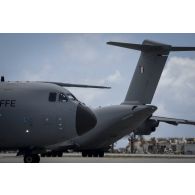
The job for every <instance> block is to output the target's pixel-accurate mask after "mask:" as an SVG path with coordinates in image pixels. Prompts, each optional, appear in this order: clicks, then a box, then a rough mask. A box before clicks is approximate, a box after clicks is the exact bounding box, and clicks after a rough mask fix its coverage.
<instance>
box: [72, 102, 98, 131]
mask: <svg viewBox="0 0 195 195" xmlns="http://www.w3.org/2000/svg"><path fill="white" fill-rule="evenodd" d="M96 123H97V119H96V116H95V114H94V113H93V112H92V110H90V109H89V108H88V107H86V106H84V105H82V104H78V106H77V111H76V130H77V133H78V135H82V134H84V133H86V132H88V131H89V130H90V129H92V128H93V127H95V125H96Z"/></svg>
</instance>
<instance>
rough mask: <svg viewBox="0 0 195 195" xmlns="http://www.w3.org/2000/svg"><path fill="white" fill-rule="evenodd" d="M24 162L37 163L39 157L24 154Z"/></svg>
mask: <svg viewBox="0 0 195 195" xmlns="http://www.w3.org/2000/svg"><path fill="white" fill-rule="evenodd" d="M24 162H25V163H39V162H40V157H39V155H38V154H25V155H24Z"/></svg>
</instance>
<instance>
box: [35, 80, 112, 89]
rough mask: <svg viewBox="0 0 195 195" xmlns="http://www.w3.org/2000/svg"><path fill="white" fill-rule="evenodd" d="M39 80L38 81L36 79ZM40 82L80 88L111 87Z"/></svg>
mask: <svg viewBox="0 0 195 195" xmlns="http://www.w3.org/2000/svg"><path fill="white" fill-rule="evenodd" d="M38 82H40V81H38ZM41 82H42V83H51V84H55V85H58V86H60V87H81V88H97V89H110V88H111V87H105V86H98V85H82V84H72V83H61V82H49V81H41Z"/></svg>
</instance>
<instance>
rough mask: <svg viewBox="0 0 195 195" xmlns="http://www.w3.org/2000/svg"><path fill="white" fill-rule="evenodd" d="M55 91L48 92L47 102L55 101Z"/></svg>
mask: <svg viewBox="0 0 195 195" xmlns="http://www.w3.org/2000/svg"><path fill="white" fill-rule="evenodd" d="M56 96H57V93H53V92H51V93H49V102H55V101H56Z"/></svg>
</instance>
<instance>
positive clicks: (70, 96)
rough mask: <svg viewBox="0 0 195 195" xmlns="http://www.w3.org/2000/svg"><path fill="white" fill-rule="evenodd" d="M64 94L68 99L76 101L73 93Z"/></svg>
mask: <svg viewBox="0 0 195 195" xmlns="http://www.w3.org/2000/svg"><path fill="white" fill-rule="evenodd" d="M66 95H67V97H68V99H69V100H72V101H78V100H77V98H76V97H75V96H74V95H72V94H71V93H68V94H66Z"/></svg>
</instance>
